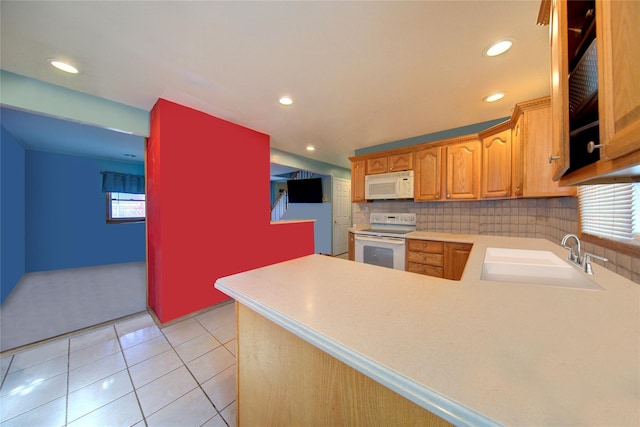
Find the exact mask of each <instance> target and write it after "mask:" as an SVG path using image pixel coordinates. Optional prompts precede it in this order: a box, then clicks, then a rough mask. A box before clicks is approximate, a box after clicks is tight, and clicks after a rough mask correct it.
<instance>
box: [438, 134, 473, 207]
mask: <svg viewBox="0 0 640 427" xmlns="http://www.w3.org/2000/svg"><path fill="white" fill-rule="evenodd" d="M444 149H445V151H446V162H447V166H446V169H447V199H449V200H459V199H477V198H479V197H480V168H481V166H482V164H481V159H482V152H481V147H480V141H478V140H474V141H469V142H461V143H457V144H451V145H447V146H445V147H444Z"/></svg>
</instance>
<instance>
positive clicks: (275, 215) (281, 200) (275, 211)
mask: <svg viewBox="0 0 640 427" xmlns="http://www.w3.org/2000/svg"><path fill="white" fill-rule="evenodd" d="M311 177H313V172H309V171H296V173H294V174H293V175H292V176H291V179H308V178H311ZM287 209H289V194H288V191H287V190H284V191H283V192H282V193H280V195H279V196H278V198H277V199H276V201H275V202H274V203H273V206H271V221H279V220H280V218H282V215H284V213H285V212H286V211H287Z"/></svg>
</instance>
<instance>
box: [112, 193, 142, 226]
mask: <svg viewBox="0 0 640 427" xmlns="http://www.w3.org/2000/svg"><path fill="white" fill-rule="evenodd" d="M113 193H122V192H121V191H107V192H105V194H106V200H107V210H106V218H107V224H127V223H129V224H130V223H136V222H146V220H147V217H146V216H144V217H132V218H113V216H112V211H111V200H112V197H111V194H113ZM124 194H130V193H124ZM144 201H145V204H146V202H147V197H146V194H145V200H144ZM145 210H146V207H145Z"/></svg>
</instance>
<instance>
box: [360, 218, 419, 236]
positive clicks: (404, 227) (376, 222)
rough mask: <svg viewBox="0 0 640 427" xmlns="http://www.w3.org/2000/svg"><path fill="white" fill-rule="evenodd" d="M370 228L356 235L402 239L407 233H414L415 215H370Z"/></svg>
mask: <svg viewBox="0 0 640 427" xmlns="http://www.w3.org/2000/svg"><path fill="white" fill-rule="evenodd" d="M369 222H370V223H371V226H370V227H369V228H365V229H363V230H358V231H356V233H360V234H366V235H373V236H384V237H403V236H404V235H405V234H407V233H411V232H413V231H416V214H414V213H388V214H383V213H372V214H371V215H370V216H369Z"/></svg>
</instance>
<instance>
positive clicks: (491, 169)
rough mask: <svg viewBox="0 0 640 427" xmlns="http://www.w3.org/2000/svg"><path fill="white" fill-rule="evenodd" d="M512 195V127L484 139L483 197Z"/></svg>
mask: <svg viewBox="0 0 640 427" xmlns="http://www.w3.org/2000/svg"><path fill="white" fill-rule="evenodd" d="M509 196H511V129H505V130H503V131H502V132H500V133H497V134H495V135H490V136H488V137H485V138H483V140H482V197H484V198H495V197H509Z"/></svg>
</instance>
